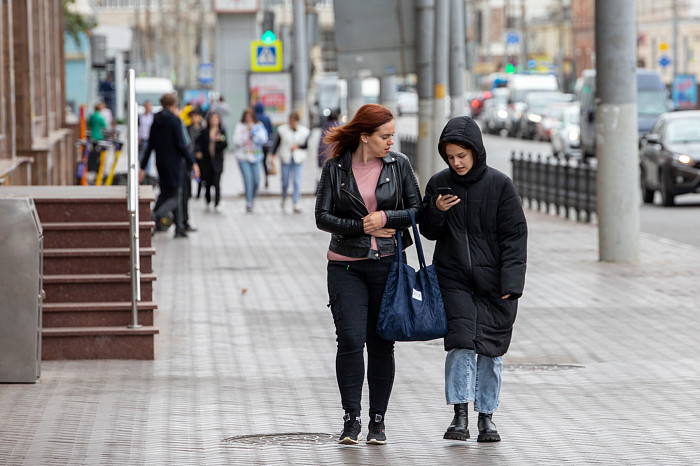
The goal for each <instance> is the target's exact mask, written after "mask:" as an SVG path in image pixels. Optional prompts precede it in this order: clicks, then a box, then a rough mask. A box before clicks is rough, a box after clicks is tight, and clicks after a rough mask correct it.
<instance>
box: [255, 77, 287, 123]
mask: <svg viewBox="0 0 700 466" xmlns="http://www.w3.org/2000/svg"><path fill="white" fill-rule="evenodd" d="M248 95H249V98H250V102H251V104H255V103H257V102H262V104H263V107H265V113H267V116H269V117H270V120H271V121H272V124H273V125H281V124H282V123H286V122H287V119H288V118H289V114H290V113H291V112H292V110H293V106H292V76H291V74H290V73H288V72H282V73H250V74H249V75H248Z"/></svg>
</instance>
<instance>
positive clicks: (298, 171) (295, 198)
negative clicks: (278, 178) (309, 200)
mask: <svg viewBox="0 0 700 466" xmlns="http://www.w3.org/2000/svg"><path fill="white" fill-rule="evenodd" d="M303 168H304V166H303V165H302V164H300V163H294V161H292V162H289V163H283V164H282V199H283V200H284V199H287V190H288V189H289V178H290V177H292V178H293V183H294V186H293V187H292V190H293V191H292V202H293V203H294V204H298V203H299V199H300V198H301V177H302V175H303V173H304V170H303Z"/></svg>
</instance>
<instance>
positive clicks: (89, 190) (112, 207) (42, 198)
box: [3, 185, 154, 223]
mask: <svg viewBox="0 0 700 466" xmlns="http://www.w3.org/2000/svg"><path fill="white" fill-rule="evenodd" d="M3 190H4V192H8V193H11V194H17V195H26V196H29V197H31V198H32V199H33V200H34V204H35V205H36V209H37V213H38V214H39V219H40V220H41V222H42V223H43V222H105V221H117V220H123V221H128V220H129V211H128V210H127V209H128V206H127V198H126V187H125V186H8V187H3ZM153 200H154V195H153V188H152V187H151V186H146V185H144V186H140V187H139V218H140V219H142V220H146V219H150V215H151V209H150V204H151V202H152V201H153Z"/></svg>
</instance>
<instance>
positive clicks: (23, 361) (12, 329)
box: [0, 194, 44, 383]
mask: <svg viewBox="0 0 700 466" xmlns="http://www.w3.org/2000/svg"><path fill="white" fill-rule="evenodd" d="M0 219H2V221H0V382H2V383H8V382H9V383H36V381H37V378H38V377H39V375H40V372H41V307H42V302H43V289H42V274H43V246H44V235H43V231H42V228H41V223H40V222H39V216H38V215H37V212H36V208H35V206H34V201H33V200H32V199H31V198H29V197H9V196H4V195H2V194H0Z"/></svg>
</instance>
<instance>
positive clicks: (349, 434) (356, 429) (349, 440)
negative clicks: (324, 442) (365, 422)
mask: <svg viewBox="0 0 700 466" xmlns="http://www.w3.org/2000/svg"><path fill="white" fill-rule="evenodd" d="M343 421H345V425H344V426H343V432H342V433H341V434H340V439H339V440H338V443H342V444H343V445H357V443H358V442H359V441H360V440H362V433H361V431H362V426H361V425H360V419H359V418H357V417H355V418H354V419H350V415H349V414H346V415H345V416H343Z"/></svg>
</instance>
